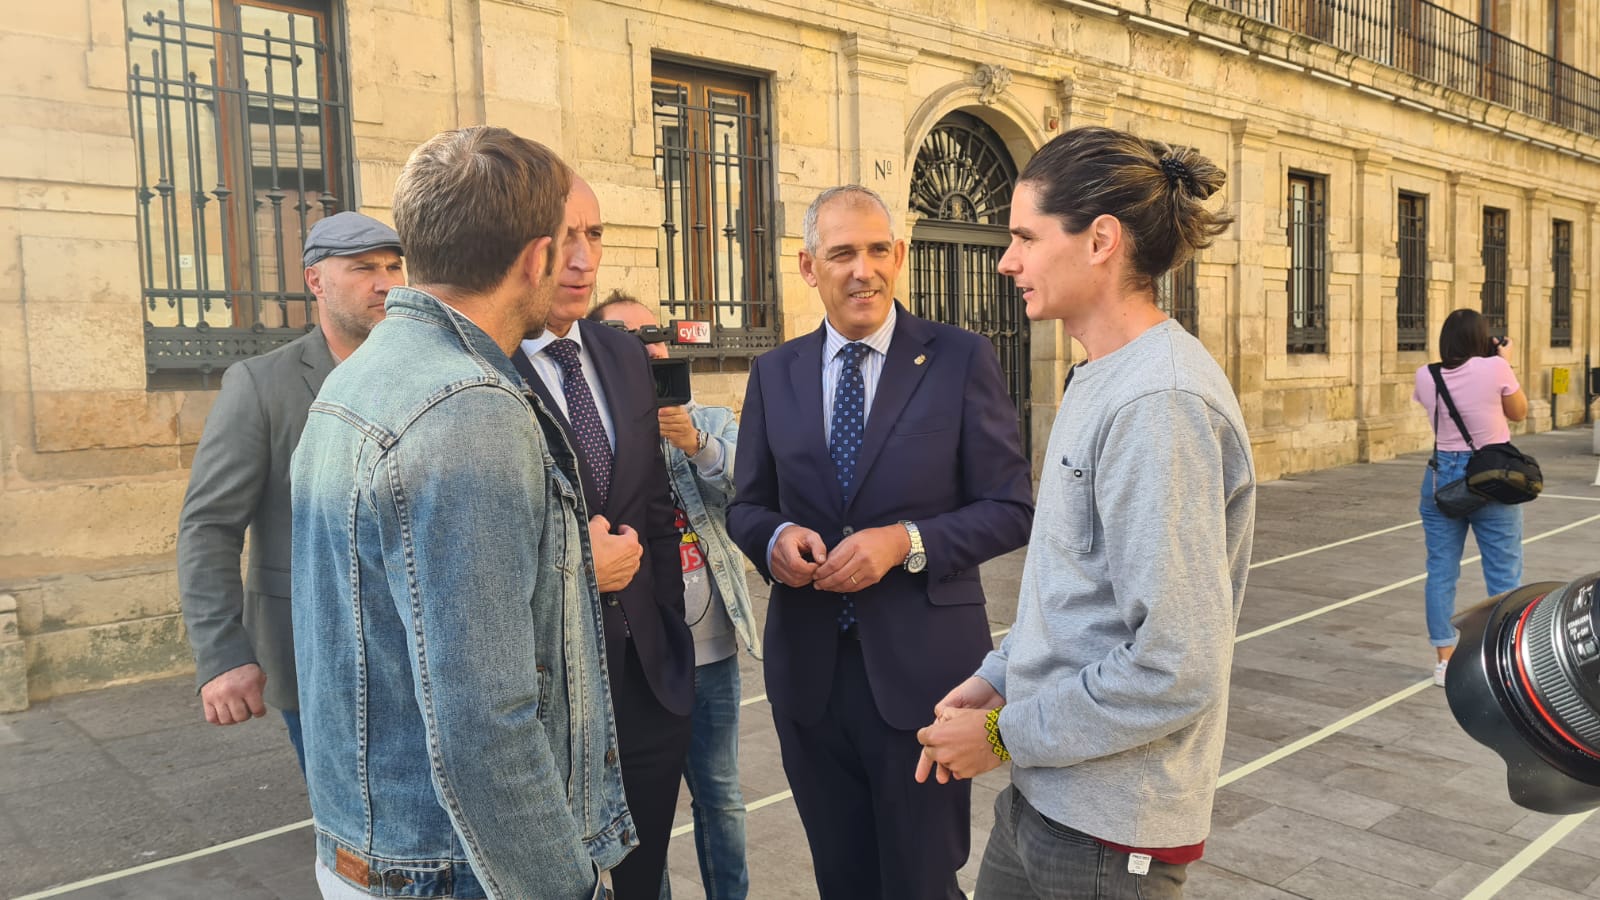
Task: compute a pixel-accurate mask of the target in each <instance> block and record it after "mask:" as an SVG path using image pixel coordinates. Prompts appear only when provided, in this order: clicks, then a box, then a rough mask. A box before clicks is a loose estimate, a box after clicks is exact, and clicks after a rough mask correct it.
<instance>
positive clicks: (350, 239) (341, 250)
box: [303, 212, 404, 266]
mask: <svg viewBox="0 0 1600 900" xmlns="http://www.w3.org/2000/svg"><path fill="white" fill-rule="evenodd" d="M380 247H393V248H394V249H395V250H396V251H400V252H404V251H402V250H401V248H400V235H399V234H398V233H397V232H396V231H395V230H394V229H393V228H390V227H389V226H387V225H385V224H383V223H382V222H379V221H378V220H377V219H374V218H372V217H371V216H364V215H362V214H361V213H358V212H342V213H335V214H333V215H331V216H328V217H326V218H323V219H319V220H317V224H315V225H312V226H311V232H310V233H309V234H307V235H306V249H305V254H304V256H303V258H304V260H305V265H307V266H314V265H316V264H317V263H319V262H322V261H323V260H324V259H327V258H328V257H330V256H356V255H358V254H362V253H365V252H367V251H368V250H377V249H378V248H380Z"/></svg>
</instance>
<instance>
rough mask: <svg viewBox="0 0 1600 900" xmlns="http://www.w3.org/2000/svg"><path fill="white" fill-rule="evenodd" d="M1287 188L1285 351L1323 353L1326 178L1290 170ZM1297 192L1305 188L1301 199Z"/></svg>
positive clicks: (1325, 345) (1325, 328)
mask: <svg viewBox="0 0 1600 900" xmlns="http://www.w3.org/2000/svg"><path fill="white" fill-rule="evenodd" d="M1287 185H1288V186H1287V190H1286V191H1285V210H1284V212H1285V218H1286V219H1287V226H1286V229H1285V230H1286V232H1287V240H1288V244H1289V270H1288V276H1287V288H1288V294H1289V302H1288V310H1287V312H1288V320H1287V322H1286V325H1287V329H1286V334H1287V341H1286V350H1287V352H1289V353H1291V354H1319V353H1327V352H1328V204H1327V197H1328V176H1326V175H1320V174H1317V173H1313V172H1302V171H1298V170H1290V172H1289V178H1288V183H1287ZM1297 187H1300V188H1303V189H1304V195H1303V196H1301V197H1297V196H1296V188H1297ZM1302 213H1303V214H1302ZM1297 323H1298V324H1297Z"/></svg>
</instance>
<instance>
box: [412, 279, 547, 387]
mask: <svg viewBox="0 0 1600 900" xmlns="http://www.w3.org/2000/svg"><path fill="white" fill-rule="evenodd" d="M383 309H384V314H385V315H386V316H409V317H411V318H414V319H420V320H422V321H424V322H428V323H431V324H433V325H437V326H439V327H440V328H444V329H446V330H449V331H454V332H455V333H456V336H457V337H458V338H460V339H461V344H462V346H464V347H465V348H466V349H467V350H468V351H469V352H470V353H472V355H473V356H476V357H478V358H479V359H481V360H483V361H484V363H485V364H486V365H487V366H488V367H489V368H491V369H493V370H494V371H496V372H499V373H500V374H501V375H503V376H505V378H506V380H507V381H509V382H510V383H512V384H515V385H519V386H524V387H525V382H524V381H523V379H522V375H521V374H519V373H518V372H517V367H516V366H514V365H512V364H511V357H509V356H507V355H506V352H505V351H504V350H502V349H500V345H499V344H496V343H495V342H494V338H491V337H489V333H488V332H486V331H484V330H483V329H482V328H479V327H478V324H477V323H476V322H474V321H472V320H471V319H469V318H467V317H466V315H464V314H463V313H462V312H461V311H460V310H458V309H456V308H455V307H453V306H451V305H450V304H448V303H446V302H444V301H443V300H440V299H439V298H438V297H435V296H434V295H432V294H430V293H428V292H427V291H421V290H417V289H416V288H414V287H396V288H390V289H389V296H388V298H387V299H385V300H384V303H383Z"/></svg>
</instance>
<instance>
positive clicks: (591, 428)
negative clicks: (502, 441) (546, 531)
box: [545, 338, 611, 514]
mask: <svg viewBox="0 0 1600 900" xmlns="http://www.w3.org/2000/svg"><path fill="white" fill-rule="evenodd" d="M545 352H546V353H548V354H550V358H551V359H553V360H555V361H556V364H557V365H559V366H561V393H562V394H563V395H565V396H566V398H567V422H568V424H570V425H571V426H572V436H573V437H574V438H576V439H577V441H578V448H579V449H581V450H582V451H583V456H584V458H585V459H586V460H588V462H589V477H590V478H593V479H594V492H595V494H597V495H599V497H600V505H601V506H604V505H605V503H606V494H607V493H609V492H610V490H611V442H610V441H609V440H608V439H607V438H606V429H605V426H604V425H602V424H600V411H599V410H598V409H596V408H595V405H594V394H593V393H591V392H590V390H589V381H588V379H586V378H584V377H583V364H582V363H580V362H579V361H578V342H577V341H574V340H572V339H571V338H561V339H560V340H557V341H553V342H552V343H551V344H550V345H549V346H548V347H546V348H545ZM591 512H594V513H595V514H598V513H599V511H598V510H591Z"/></svg>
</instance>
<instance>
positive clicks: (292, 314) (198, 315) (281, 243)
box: [127, 0, 354, 387]
mask: <svg viewBox="0 0 1600 900" xmlns="http://www.w3.org/2000/svg"><path fill="white" fill-rule="evenodd" d="M127 17H128V19H127V20H128V23H129V28H128V62H129V73H128V108H129V112H130V114H131V117H132V123H133V135H134V148H135V158H136V161H137V164H138V171H137V173H136V186H135V196H136V198H137V212H138V223H139V224H138V227H139V263H140V275H141V282H142V288H143V301H144V302H143V307H144V326H145V359H146V364H147V368H148V372H149V376H150V384H151V386H152V387H178V386H195V385H204V384H208V383H214V382H215V379H216V376H219V375H220V374H221V373H222V370H223V369H225V368H227V366H228V365H230V364H231V363H233V362H235V361H237V360H240V359H244V358H247V357H250V356H254V355H256V354H259V353H265V352H266V351H268V350H271V349H273V348H274V347H277V346H280V345H282V344H285V343H287V342H289V341H291V340H294V339H295V338H296V337H299V336H300V335H302V334H304V333H305V332H306V331H307V330H309V329H310V328H311V327H312V326H313V325H315V324H316V321H317V315H316V309H315V306H314V304H315V300H314V298H313V297H312V296H311V294H310V293H309V292H308V291H307V290H306V287H305V281H304V278H303V276H302V273H303V271H304V266H303V265H301V261H300V250H301V247H302V246H303V245H304V243H305V234H306V231H307V230H308V229H310V227H311V225H312V224H313V223H314V222H316V221H317V220H318V219H320V218H322V217H323V216H326V215H329V214H331V213H334V212H337V211H339V210H341V209H348V208H350V206H351V188H350V186H351V185H352V184H353V181H354V179H353V178H352V177H351V174H350V168H349V165H350V163H349V161H350V152H349V146H348V140H349V106H348V104H347V103H346V101H345V89H344V86H343V81H342V75H341V74H340V72H339V67H340V64H341V62H342V54H341V53H340V52H339V50H338V49H337V48H336V47H335V46H334V45H333V43H332V41H333V35H334V34H335V33H336V32H335V29H334V27H333V22H332V19H331V16H330V12H329V4H328V3H327V2H298V0H273V2H272V3H271V4H267V3H259V4H258V3H245V2H237V0H214V2H207V0H198V2H196V0H129V2H128V7H127Z"/></svg>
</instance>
